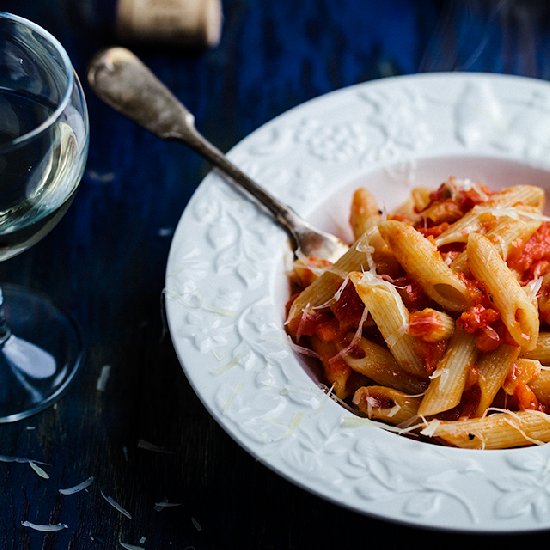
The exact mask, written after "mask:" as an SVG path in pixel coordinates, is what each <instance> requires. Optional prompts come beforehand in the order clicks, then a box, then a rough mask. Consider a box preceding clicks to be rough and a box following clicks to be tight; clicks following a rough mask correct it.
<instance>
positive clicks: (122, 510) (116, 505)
mask: <svg viewBox="0 0 550 550" xmlns="http://www.w3.org/2000/svg"><path fill="white" fill-rule="evenodd" d="M99 492H100V493H101V496H102V497H103V498H104V499H105V500H106V501H107V502H108V503H109V504H110V505H111V506H112V507H113V508H114V509H115V510H117V511H118V512H120V513H121V514H122V515H123V516H126V517H127V518H128V519H132V515H131V514H130V512H128V510H126V509H125V508H123V507H122V506H121V505H120V504H119V503H118V502H117V501H116V500H115V499H114V498H112V497H109V496H107V495H106V494H105V493H104V492H103V491H102V490H101V489H100V490H99Z"/></svg>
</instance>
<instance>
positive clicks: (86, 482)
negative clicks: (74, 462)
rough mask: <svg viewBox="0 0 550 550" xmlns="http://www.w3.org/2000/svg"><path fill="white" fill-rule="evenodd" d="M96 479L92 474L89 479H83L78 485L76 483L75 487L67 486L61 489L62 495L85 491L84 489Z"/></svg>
mask: <svg viewBox="0 0 550 550" xmlns="http://www.w3.org/2000/svg"><path fill="white" fill-rule="evenodd" d="M93 481H94V476H90V477H89V478H88V479H86V480H84V481H82V482H81V483H79V484H78V485H75V486H74V487H67V488H66V489H59V492H60V493H61V494H62V495H74V494H75V493H78V492H80V491H83V490H84V489H87V488H88V487H89V486H90V485H91V484H92V483H93Z"/></svg>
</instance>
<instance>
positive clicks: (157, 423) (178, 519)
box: [0, 0, 550, 550]
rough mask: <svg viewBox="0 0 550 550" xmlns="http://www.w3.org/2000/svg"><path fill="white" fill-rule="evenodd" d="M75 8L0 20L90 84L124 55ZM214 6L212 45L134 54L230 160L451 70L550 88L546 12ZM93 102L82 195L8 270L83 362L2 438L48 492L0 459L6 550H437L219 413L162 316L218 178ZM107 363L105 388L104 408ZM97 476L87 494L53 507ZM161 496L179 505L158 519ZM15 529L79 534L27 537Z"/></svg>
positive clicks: (25, 5)
mask: <svg viewBox="0 0 550 550" xmlns="http://www.w3.org/2000/svg"><path fill="white" fill-rule="evenodd" d="M76 2H80V0H74V2H73V0H71V1H69V0H48V1H46V0H11V1H10V0H7V1H4V2H2V6H1V8H2V9H3V10H6V11H12V12H14V13H17V14H20V15H23V16H26V17H29V18H31V19H33V20H35V21H36V22H38V23H40V24H42V25H43V26H44V27H46V28H47V29H49V30H50V31H51V32H53V33H54V34H55V35H56V36H57V37H58V38H59V39H60V40H61V41H62V42H63V44H64V45H65V46H66V48H67V50H68V51H69V54H70V56H71V58H72V59H73V61H74V64H75V66H76V69H77V71H78V72H79V73H80V74H81V75H84V74H85V68H86V64H87V62H88V61H89V59H90V58H91V56H92V55H93V54H94V53H95V52H96V51H97V50H98V49H99V48H101V47H105V46H108V45H112V44H113V43H114V42H116V41H113V39H112V38H111V37H109V35H108V34H107V35H106V34H104V33H101V32H99V31H94V30H93V29H90V28H89V27H87V26H85V25H83V24H82V22H79V21H78V20H77V19H76V18H75V12H76V10H75V9H74V5H73V4H74V3H76ZM223 8H224V26H223V34H222V39H221V43H220V45H219V47H217V48H215V49H212V50H208V51H195V52H189V51H178V50H167V49H162V48H151V47H147V48H145V47H140V46H139V45H136V46H135V47H134V48H133V49H134V51H135V52H136V54H138V55H139V56H140V57H141V58H142V59H143V60H144V61H145V62H146V63H147V64H148V65H149V66H150V67H151V68H152V70H153V71H154V72H155V73H156V74H157V75H158V76H159V78H160V79H161V80H163V81H164V83H165V84H166V85H168V86H169V87H170V88H171V89H172V90H173V91H174V93H175V94H176V95H177V96H178V97H179V98H180V99H182V100H183V101H184V103H186V105H187V106H188V107H189V108H190V110H191V111H192V112H193V113H195V115H196V121H197V127H198V128H199V129H200V130H201V131H202V132H203V133H204V134H205V135H206V136H208V137H209V138H210V139H211V140H212V141H213V142H214V143H215V144H216V145H218V146H219V147H220V148H221V149H222V150H227V149H229V148H230V147H232V146H233V145H235V144H236V143H237V142H238V141H239V140H240V139H242V138H243V137H244V136H246V135H247V134H248V133H250V132H251V131H252V130H254V129H256V128H257V127H258V126H260V125H261V124H263V123H265V122H266V121H268V120H269V119H271V118H272V117H274V116H276V115H279V114H281V113H282V112H284V111H285V110H287V109H288V108H291V107H294V106H295V105H298V104H299V103H301V102H303V101H306V100H308V99H310V98H312V97H315V96H317V95H319V94H322V93H325V92H329V91H331V90H335V89H338V88H340V87H342V86H346V85H350V84H355V83H359V82H363V81H366V80H370V79H373V78H380V77H385V76H390V75H393V74H402V73H412V72H417V71H428V70H438V71H440V70H456V69H462V70H474V71H480V70H483V71H497V72H514V73H517V74H529V75H530V76H540V77H546V76H548V71H549V61H548V59H549V57H548V55H545V54H547V53H548V51H547V50H548V44H549V41H550V31H549V30H548V25H547V22H548V17H549V14H550V9H548V8H547V4H545V3H543V2H514V3H513V2H481V1H480V2H472V1H468V2H446V1H437V0H426V1H423V2H416V1H414V0H388V1H386V2H378V1H375V0H300V1H299V2H298V1H295V0H279V1H272V0H227V1H225V2H224V5H223ZM85 90H86V92H87V97H88V104H89V111H90V120H91V147H90V155H89V160H88V165H87V170H86V174H85V176H84V179H83V181H82V185H81V188H80V190H79V193H78V195H77V198H76V200H75V202H74V204H73V206H72V207H71V209H70V210H69V212H68V214H67V216H66V217H65V218H64V219H63V220H62V222H61V223H60V224H59V226H58V227H57V228H55V229H54V231H52V233H50V234H49V235H48V236H47V237H46V238H45V239H44V240H43V241H42V242H40V243H39V244H37V245H36V246H34V247H33V248H32V249H31V250H29V251H28V252H26V253H25V254H23V255H21V256H20V257H17V258H14V259H13V260H11V261H9V262H7V263H6V264H5V265H0V280H4V281H9V282H14V283H20V284H24V285H28V286H30V287H33V288H37V289H39V290H42V291H45V292H47V293H48V294H49V295H50V296H51V297H52V298H53V299H54V301H56V302H57V303H58V304H60V305H61V306H62V307H64V308H65V309H67V310H68V311H69V312H70V313H71V314H72V315H73V316H74V317H75V319H76V320H77V322H78V324H79V326H80V327H81V330H82V333H83V335H84V338H85V344H86V348H87V356H86V360H85V364H84V366H83V368H82V370H81V372H80V374H79V376H78V378H77V380H76V381H75V383H74V384H73V385H72V387H71V388H70V389H69V391H68V392H67V393H66V395H65V396H64V397H63V398H62V399H61V400H60V401H59V402H58V404H57V405H56V406H55V407H53V408H50V409H48V410H46V411H44V412H42V413H40V414H38V415H36V416H34V417H32V418H30V419H27V420H26V421H24V422H20V423H17V424H13V425H5V426H0V454H3V455H9V456H19V457H31V458H34V459H36V460H40V461H43V462H45V463H47V465H46V466H44V469H45V470H46V471H47V472H48V474H49V476H50V477H49V479H48V480H45V479H41V478H39V477H38V476H37V475H36V473H35V472H33V471H32V470H31V468H29V466H28V465H26V464H8V463H0V549H1V550H12V549H13V550H26V549H32V550H34V549H48V550H58V549H67V548H69V549H73V550H87V549H102V548H106V549H107V548H108V549H113V548H122V547H121V546H120V545H119V541H120V540H122V541H125V542H128V543H131V544H135V545H137V544H139V541H140V538H141V537H146V542H145V544H144V545H143V546H144V547H145V548H147V549H154V550H160V549H162V550H163V549H178V550H179V549H181V550H184V549H189V550H191V549H192V548H196V549H226V548H227V549H233V548H254V549H262V550H270V549H273V550H279V549H292V550H294V549H303V548H334V547H351V546H352V545H353V544H355V543H357V542H359V543H360V544H361V545H365V546H366V545H368V541H371V542H374V541H384V542H390V544H391V541H394V540H396V539H397V537H398V536H401V535H403V536H405V537H407V540H408V541H410V543H412V544H413V545H415V543H419V542H420V541H423V543H424V544H425V543H426V541H429V542H430V543H437V542H445V540H446V539H447V537H448V536H449V534H447V533H442V532H437V531H426V530H420V529H418V530H417V529H413V528H410V527H406V526H400V525H393V524H389V523H386V522H384V521H381V520H378V519H373V518H369V517H364V516H361V515H359V514H356V513H355V512H352V511H350V510H347V509H345V508H342V507H338V506H335V505H333V504H331V503H329V502H326V501H324V500H322V499H320V498H318V497H316V496H314V495H311V494H309V493H308V492H306V491H304V490H302V489H301V488H299V487H296V486H294V485H292V484H290V483H288V482H287V481H286V480H284V479H282V478H281V477H279V476H277V475H276V474H274V473H273V472H271V471H270V470H269V469H267V468H266V467H264V466H263V465H261V464H260V463H258V462H257V461H255V460H254V459H253V458H252V457H251V456H250V455H248V454H247V453H246V452H245V451H243V450H242V449H241V448H240V447H239V446H238V445H237V444H236V443H234V442H233V441H232V440H231V439H230V437H229V436H228V435H227V434H226V433H225V432H224V431H223V430H222V429H221V428H220V427H219V426H218V425H217V424H216V423H215V421H214V420H212V418H211V417H210V416H209V415H208V413H207V411H206V410H205V409H204V408H203V406H202V404H201V403H200V401H199V399H198V398H197V397H196V396H195V394H194V393H193V390H192V389H191V387H190V386H189V384H188V383H187V381H186V379H185V377H184V376H183V374H182V370H181V367H180V365H179V363H178V360H177V358H176V355H175V353H174V350H173V348H172V346H171V342H170V337H169V335H168V334H167V333H166V330H165V326H164V324H163V316H162V290H163V284H164V269H165V264H166V259H167V255H168V251H169V246H170V236H171V232H172V231H173V229H174V227H175V225H176V223H177V221H178V219H179V217H180V215H181V212H182V210H183V209H184V208H185V206H186V204H187V202H188V200H189V198H190V196H191V194H192V193H193V191H194V190H195V189H196V187H197V185H198V184H199V182H200V181H201V179H202V177H203V176H204V175H205V174H206V173H207V170H208V166H207V165H206V164H205V163H204V162H203V161H202V160H201V159H199V158H198V157H197V155H195V154H194V153H193V152H191V151H188V150H186V149H185V148H182V147H181V146H178V145H175V144H167V143H164V142H160V141H159V140H158V139H156V138H155V137H153V136H152V135H149V134H147V133H146V132H145V131H143V130H141V129H139V128H137V127H136V126H135V125H133V124H132V123H131V122H129V121H127V120H124V119H123V118H122V117H121V116H119V115H118V114H116V113H114V112H113V111H112V110H111V109H109V108H108V107H106V106H105V105H103V104H101V103H100V102H99V101H98V100H97V99H96V98H95V97H94V96H93V95H92V94H91V92H90V91H89V89H88V87H87V86H86V84H85ZM103 365H110V366H111V376H110V378H109V380H108V382H107V385H106V388H105V391H104V392H98V391H97V390H96V381H97V378H98V376H99V375H100V372H101V369H102V366H103ZM27 428H29V429H27ZM140 440H145V441H149V442H151V443H153V444H154V445H158V446H162V447H163V448H165V449H166V450H167V451H168V452H166V453H157V452H151V451H148V450H145V449H143V448H140V447H139V446H138V442H139V441H140ZM91 475H93V476H95V482H94V484H93V485H92V486H91V487H90V488H89V490H88V491H83V492H81V493H78V494H75V495H72V496H62V495H60V494H59V493H58V489H59V488H61V487H70V486H73V485H76V484H77V483H79V482H81V481H83V480H84V479H86V478H87V477H88V476H91ZM100 491H103V492H104V493H105V495H109V496H111V497H112V498H114V499H115V500H116V501H117V502H119V503H120V504H121V505H122V506H123V507H124V508H126V509H127V510H128V511H129V512H130V513H131V514H132V519H131V520H130V519H128V518H126V517H125V516H123V515H121V514H120V513H119V512H117V511H116V510H115V509H114V508H113V507H111V506H110V505H109V504H108V503H107V502H106V501H105V500H104V499H103V498H102V496H101V493H100ZM163 500H168V501H171V502H176V503H181V506H179V507H174V508H169V509H165V510H163V511H161V512H157V511H155V510H154V503H155V502H159V501H163ZM22 520H29V521H32V522H34V523H48V522H51V523H57V522H62V523H66V524H67V525H68V529H66V530H64V531H61V532H59V533H54V534H42V533H36V532H33V531H30V530H29V529H26V528H24V527H22V526H21V521H22ZM510 537H511V535H507V539H508V540H509V539H510ZM526 538H527V539H529V537H528V536H522V541H525V539H526ZM532 538H533V536H531V539H532ZM453 539H454V540H455V541H456V539H462V540H471V539H472V537H466V536H465V535H453ZM500 539H501V537H496V536H495V537H491V541H492V542H498V541H499V540H500ZM377 544H378V542H377Z"/></svg>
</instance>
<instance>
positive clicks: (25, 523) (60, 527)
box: [21, 520, 68, 533]
mask: <svg viewBox="0 0 550 550" xmlns="http://www.w3.org/2000/svg"><path fill="white" fill-rule="evenodd" d="M21 525H22V526H23V527H29V528H30V529H34V530H35V531H42V532H45V533H46V532H47V533H54V532H56V531H63V529H67V527H68V526H67V525H65V524H64V523H57V524H55V525H51V524H46V525H39V524H37V523H31V522H30V521H27V520H25V521H22V522H21Z"/></svg>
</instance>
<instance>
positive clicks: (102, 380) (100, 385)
mask: <svg viewBox="0 0 550 550" xmlns="http://www.w3.org/2000/svg"><path fill="white" fill-rule="evenodd" d="M110 375H111V365H103V367H101V373H100V375H99V377H98V379H97V383H96V389H97V391H105V387H106V386H107V381H108V380H109V376H110Z"/></svg>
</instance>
